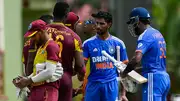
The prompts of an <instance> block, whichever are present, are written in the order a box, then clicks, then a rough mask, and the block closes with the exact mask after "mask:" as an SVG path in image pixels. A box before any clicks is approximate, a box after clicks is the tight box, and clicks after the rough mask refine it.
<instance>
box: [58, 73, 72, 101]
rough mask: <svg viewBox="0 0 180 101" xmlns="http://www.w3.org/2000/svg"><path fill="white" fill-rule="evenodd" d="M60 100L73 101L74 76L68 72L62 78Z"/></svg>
mask: <svg viewBox="0 0 180 101" xmlns="http://www.w3.org/2000/svg"><path fill="white" fill-rule="evenodd" d="M58 101H72V77H71V75H70V74H69V73H68V72H64V74H63V76H62V78H61V79H60V87H59V98H58Z"/></svg>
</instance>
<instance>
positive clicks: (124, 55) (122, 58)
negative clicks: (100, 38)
mask: <svg viewBox="0 0 180 101" xmlns="http://www.w3.org/2000/svg"><path fill="white" fill-rule="evenodd" d="M120 61H122V62H123V63H128V61H129V60H128V56H127V51H126V46H125V44H124V42H122V43H121V47H120Z"/></svg>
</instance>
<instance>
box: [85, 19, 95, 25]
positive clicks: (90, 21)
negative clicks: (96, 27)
mask: <svg viewBox="0 0 180 101" xmlns="http://www.w3.org/2000/svg"><path fill="white" fill-rule="evenodd" d="M84 24H85V25H88V24H95V21H93V20H86V21H85V22H84Z"/></svg>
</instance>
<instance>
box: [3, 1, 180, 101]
mask: <svg viewBox="0 0 180 101" xmlns="http://www.w3.org/2000/svg"><path fill="white" fill-rule="evenodd" d="M57 1H66V2H68V3H69V5H70V6H71V11H73V12H75V13H76V14H77V15H79V16H80V20H81V21H84V20H87V19H88V18H90V15H91V13H93V12H96V11H98V10H104V11H109V12H111V14H112V15H113V26H112V29H111V32H112V33H113V35H115V36H117V37H119V38H120V39H121V40H123V41H124V43H125V45H126V47H127V53H128V56H129V58H131V57H132V55H133V54H134V50H135V45H136V44H135V43H136V38H133V37H131V35H130V34H129V32H128V29H127V25H126V21H127V19H128V14H129V12H130V11H131V9H132V8H134V7H137V6H141V7H145V8H147V9H148V10H149V11H150V13H151V16H152V26H153V27H155V28H157V29H159V30H160V31H161V32H162V34H163V35H164V37H165V39H166V42H167V70H168V72H169V74H170V77H171V90H170V92H169V96H168V101H180V98H179V97H180V95H178V94H180V86H179V85H180V40H179V38H180V29H179V28H180V0H0V101H17V98H16V90H15V89H16V88H15V87H14V86H13V84H12V79H13V78H14V77H16V76H17V75H18V74H19V75H21V74H22V63H21V57H22V54H21V53H22V47H23V43H24V39H23V35H24V33H25V32H26V31H27V28H28V26H29V24H30V23H31V22H32V21H33V20H36V19H37V18H39V17H40V16H41V15H43V14H52V9H53V6H54V4H55V3H56V2H57ZM80 37H81V38H82V39H86V36H83V35H82V36H81V34H80ZM73 82H74V88H77V87H78V86H79V84H80V83H79V82H78V80H77V79H76V77H74V78H73ZM127 96H128V99H129V101H141V86H139V89H138V92H137V93H134V94H131V93H128V94H127ZM81 97H82V95H79V96H77V97H75V98H74V99H73V101H80V99H81ZM20 100H22V99H20Z"/></svg>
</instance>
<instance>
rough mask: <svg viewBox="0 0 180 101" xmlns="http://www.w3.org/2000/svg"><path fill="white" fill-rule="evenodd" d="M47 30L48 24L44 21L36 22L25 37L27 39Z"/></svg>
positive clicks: (31, 25) (30, 26)
mask: <svg viewBox="0 0 180 101" xmlns="http://www.w3.org/2000/svg"><path fill="white" fill-rule="evenodd" d="M45 29H46V22H44V21H43V20H35V21H33V22H32V23H31V24H30V25H29V27H28V31H27V32H26V34H25V35H24V37H26V38H28V37H32V36H33V35H35V34H36V33H37V32H38V31H39V30H45Z"/></svg>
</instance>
